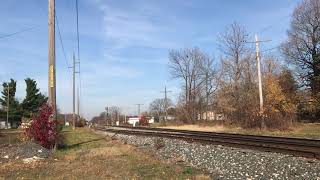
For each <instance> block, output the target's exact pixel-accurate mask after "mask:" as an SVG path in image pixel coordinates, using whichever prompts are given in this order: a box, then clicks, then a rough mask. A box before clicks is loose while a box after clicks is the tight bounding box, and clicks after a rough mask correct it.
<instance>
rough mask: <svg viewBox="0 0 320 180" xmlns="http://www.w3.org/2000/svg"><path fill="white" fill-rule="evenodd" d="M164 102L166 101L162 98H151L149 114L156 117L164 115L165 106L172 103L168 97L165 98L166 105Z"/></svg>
mask: <svg viewBox="0 0 320 180" xmlns="http://www.w3.org/2000/svg"><path fill="white" fill-rule="evenodd" d="M165 103H166V101H165V99H164V98H159V99H155V100H153V101H152V102H151V103H150V105H149V111H150V114H151V115H153V116H156V117H158V118H159V117H161V116H164V115H165V112H166V107H168V106H172V105H173V103H172V101H171V99H168V98H167V106H166V104H165Z"/></svg>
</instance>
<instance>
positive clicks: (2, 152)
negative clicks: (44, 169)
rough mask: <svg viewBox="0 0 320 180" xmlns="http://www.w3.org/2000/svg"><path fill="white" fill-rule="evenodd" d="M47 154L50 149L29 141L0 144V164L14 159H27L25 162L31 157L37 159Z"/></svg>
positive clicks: (45, 156)
mask: <svg viewBox="0 0 320 180" xmlns="http://www.w3.org/2000/svg"><path fill="white" fill-rule="evenodd" d="M49 155H50V150H48V149H46V148H44V147H42V146H41V145H39V144H36V143H33V142H29V141H27V142H22V143H16V144H4V145H0V164H1V163H5V162H9V161H15V160H27V161H26V162H28V161H30V160H31V159H34V160H39V159H43V158H47V157H48V156H49Z"/></svg>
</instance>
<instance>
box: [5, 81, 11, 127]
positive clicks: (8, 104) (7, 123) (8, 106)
mask: <svg viewBox="0 0 320 180" xmlns="http://www.w3.org/2000/svg"><path fill="white" fill-rule="evenodd" d="M7 91H8V92H7V94H8V97H7V122H6V128H7V129H9V108H10V85H9V83H8V86H7Z"/></svg>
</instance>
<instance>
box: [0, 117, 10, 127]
mask: <svg viewBox="0 0 320 180" xmlns="http://www.w3.org/2000/svg"><path fill="white" fill-rule="evenodd" d="M9 127H10V124H9ZM5 128H6V120H5V119H0V129H5Z"/></svg>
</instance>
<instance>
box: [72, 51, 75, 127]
mask: <svg viewBox="0 0 320 180" xmlns="http://www.w3.org/2000/svg"><path fill="white" fill-rule="evenodd" d="M72 60H73V65H72V129H73V130H74V129H75V128H76V113H75V112H76V59H75V57H74V53H73V57H72Z"/></svg>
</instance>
